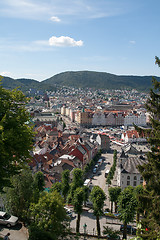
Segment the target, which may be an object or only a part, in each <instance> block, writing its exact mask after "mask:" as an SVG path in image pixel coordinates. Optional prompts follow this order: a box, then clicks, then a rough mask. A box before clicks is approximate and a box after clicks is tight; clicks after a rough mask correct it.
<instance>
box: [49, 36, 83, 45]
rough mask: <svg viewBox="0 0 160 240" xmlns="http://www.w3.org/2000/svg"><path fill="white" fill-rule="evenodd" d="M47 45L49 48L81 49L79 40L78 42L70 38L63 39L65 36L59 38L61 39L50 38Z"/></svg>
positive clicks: (81, 42) (81, 43)
mask: <svg viewBox="0 0 160 240" xmlns="http://www.w3.org/2000/svg"><path fill="white" fill-rule="evenodd" d="M49 45H50V46H56V47H77V46H78V47H81V46H83V41H82V40H79V41H75V40H74V39H73V38H70V37H67V36H66V37H65V36H61V37H55V36H52V37H51V38H50V39H49Z"/></svg>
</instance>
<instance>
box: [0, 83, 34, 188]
mask: <svg viewBox="0 0 160 240" xmlns="http://www.w3.org/2000/svg"><path fill="white" fill-rule="evenodd" d="M26 102H27V99H26V97H25V96H24V94H23V93H22V92H21V91H18V90H12V91H10V90H6V89H4V88H3V87H2V86H0V153H1V154H0V191H2V189H3V187H4V186H8V184H9V177H10V176H13V175H15V174H16V173H19V171H20V170H21V169H22V168H23V165H24V164H25V163H26V161H27V160H28V159H29V158H30V150H32V143H33V131H32V127H31V126H30V125H29V124H28V123H29V122H30V115H29V113H28V112H27V110H26V109H25V103H26Z"/></svg>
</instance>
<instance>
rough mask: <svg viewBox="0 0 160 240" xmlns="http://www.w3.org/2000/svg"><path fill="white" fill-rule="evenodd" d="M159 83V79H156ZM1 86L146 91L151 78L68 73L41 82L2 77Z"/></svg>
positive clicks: (92, 72) (101, 73) (88, 72)
mask: <svg viewBox="0 0 160 240" xmlns="http://www.w3.org/2000/svg"><path fill="white" fill-rule="evenodd" d="M156 78H157V80H158V81H160V77H156ZM2 85H3V87H5V88H8V89H13V88H15V87H19V89H20V90H22V91H24V92H26V91H28V90H29V89H36V90H51V91H52V90H54V89H55V86H57V87H58V86H70V87H80V88H94V89H125V88H127V89H128V88H129V89H133V88H134V89H137V90H139V91H148V90H149V89H150V87H151V85H152V76H126V75H125V76H120V75H114V74H110V73H105V72H94V71H77V72H73V71H69V72H63V73H59V74H56V75H54V76H53V77H51V78H48V79H46V80H44V81H42V82H39V81H36V80H33V79H13V78H9V77H4V78H3V79H2Z"/></svg>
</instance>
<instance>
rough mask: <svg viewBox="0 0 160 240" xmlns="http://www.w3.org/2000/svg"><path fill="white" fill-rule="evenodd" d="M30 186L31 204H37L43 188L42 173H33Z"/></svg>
mask: <svg viewBox="0 0 160 240" xmlns="http://www.w3.org/2000/svg"><path fill="white" fill-rule="evenodd" d="M32 185H33V186H32ZM31 186H32V187H33V202H38V199H39V196H40V193H41V192H42V191H43V190H44V186H45V181H44V175H43V173H42V172H37V173H35V175H34V176H33V184H31Z"/></svg>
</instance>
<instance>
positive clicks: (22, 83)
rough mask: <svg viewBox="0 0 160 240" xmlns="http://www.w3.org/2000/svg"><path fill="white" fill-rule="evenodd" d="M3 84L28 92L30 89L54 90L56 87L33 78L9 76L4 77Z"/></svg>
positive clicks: (8, 87)
mask: <svg viewBox="0 0 160 240" xmlns="http://www.w3.org/2000/svg"><path fill="white" fill-rule="evenodd" d="M2 86H3V87H4V88H7V89H10V90H12V89H14V88H17V87H18V89H20V90H21V91H23V92H24V93H26V92H27V91H28V90H29V89H35V90H39V91H46V90H54V89H55V87H54V86H53V85H52V86H49V85H48V84H47V83H43V82H38V81H36V80H33V79H25V78H21V79H13V78H9V77H3V78H2Z"/></svg>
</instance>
